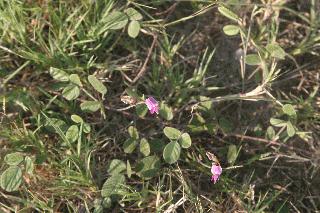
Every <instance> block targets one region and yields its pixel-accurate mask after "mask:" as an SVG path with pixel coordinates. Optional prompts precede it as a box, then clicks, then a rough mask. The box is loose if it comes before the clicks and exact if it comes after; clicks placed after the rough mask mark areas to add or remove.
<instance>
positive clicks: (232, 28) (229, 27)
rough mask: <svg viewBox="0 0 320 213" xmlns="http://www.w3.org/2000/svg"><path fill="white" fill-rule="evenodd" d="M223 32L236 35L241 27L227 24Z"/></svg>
mask: <svg viewBox="0 0 320 213" xmlns="http://www.w3.org/2000/svg"><path fill="white" fill-rule="evenodd" d="M223 32H224V33H225V34H226V35H228V36H234V35H237V34H238V33H239V32H240V28H239V27H238V26H236V25H226V26H224V27H223Z"/></svg>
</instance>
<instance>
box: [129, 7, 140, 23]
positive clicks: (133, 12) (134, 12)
mask: <svg viewBox="0 0 320 213" xmlns="http://www.w3.org/2000/svg"><path fill="white" fill-rule="evenodd" d="M124 12H125V13H126V14H127V15H128V16H129V19H130V20H131V21H138V20H141V19H142V18H143V17H142V15H141V13H139V12H138V11H137V10H135V9H133V8H132V7H129V8H128V9H126V10H125V11H124Z"/></svg>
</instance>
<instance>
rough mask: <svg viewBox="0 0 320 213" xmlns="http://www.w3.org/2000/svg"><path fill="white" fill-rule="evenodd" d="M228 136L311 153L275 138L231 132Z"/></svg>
mask: <svg viewBox="0 0 320 213" xmlns="http://www.w3.org/2000/svg"><path fill="white" fill-rule="evenodd" d="M226 136H227V137H236V138H240V139H241V140H243V139H245V140H249V141H258V142H262V143H265V144H267V146H270V145H277V146H282V147H286V148H288V149H292V150H296V151H300V152H302V153H304V154H307V155H310V153H309V152H308V151H306V150H303V149H299V148H296V147H292V146H289V145H287V144H283V143H279V142H277V141H274V140H267V139H263V138H257V137H252V136H247V135H240V134H230V135H226Z"/></svg>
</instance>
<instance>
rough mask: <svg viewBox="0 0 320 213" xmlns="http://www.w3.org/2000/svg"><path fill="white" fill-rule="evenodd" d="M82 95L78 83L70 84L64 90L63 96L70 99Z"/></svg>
mask: <svg viewBox="0 0 320 213" xmlns="http://www.w3.org/2000/svg"><path fill="white" fill-rule="evenodd" d="M79 95H80V89H79V87H78V86H76V85H72V84H70V85H68V86H66V87H65V88H64V90H63V91H62V96H63V97H64V98H65V99H67V100H68V101H71V100H74V99H76V98H77V97H78V96H79Z"/></svg>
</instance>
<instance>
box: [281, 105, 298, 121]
mask: <svg viewBox="0 0 320 213" xmlns="http://www.w3.org/2000/svg"><path fill="white" fill-rule="evenodd" d="M282 110H283V112H284V113H285V114H287V115H289V116H290V117H293V118H296V117H297V113H296V111H295V109H294V108H293V106H292V105H291V104H285V105H284V106H283V107H282Z"/></svg>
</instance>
